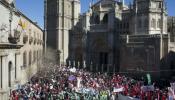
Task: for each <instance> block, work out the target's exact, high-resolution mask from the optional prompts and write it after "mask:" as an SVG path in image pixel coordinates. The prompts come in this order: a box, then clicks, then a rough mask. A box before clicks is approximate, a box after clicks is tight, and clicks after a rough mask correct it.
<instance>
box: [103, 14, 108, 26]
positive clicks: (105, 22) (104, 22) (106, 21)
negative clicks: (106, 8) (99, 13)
mask: <svg viewBox="0 0 175 100" xmlns="http://www.w3.org/2000/svg"><path fill="white" fill-rule="evenodd" d="M107 23H108V14H105V15H104V17H103V24H107Z"/></svg>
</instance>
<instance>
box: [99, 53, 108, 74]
mask: <svg viewBox="0 0 175 100" xmlns="http://www.w3.org/2000/svg"><path fill="white" fill-rule="evenodd" d="M99 61H100V62H99V64H100V66H101V71H107V64H108V53H107V52H100V54H99Z"/></svg>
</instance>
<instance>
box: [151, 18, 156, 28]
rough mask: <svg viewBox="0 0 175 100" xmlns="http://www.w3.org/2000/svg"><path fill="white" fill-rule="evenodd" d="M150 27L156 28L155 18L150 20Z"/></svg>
mask: <svg viewBox="0 0 175 100" xmlns="http://www.w3.org/2000/svg"><path fill="white" fill-rule="evenodd" d="M151 27H152V28H156V20H155V19H152V20H151Z"/></svg>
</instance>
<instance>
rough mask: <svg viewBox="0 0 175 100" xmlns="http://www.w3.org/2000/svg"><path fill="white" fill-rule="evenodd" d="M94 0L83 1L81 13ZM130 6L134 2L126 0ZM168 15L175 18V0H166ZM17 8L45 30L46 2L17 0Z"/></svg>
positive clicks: (40, 0) (42, 0)
mask: <svg viewBox="0 0 175 100" xmlns="http://www.w3.org/2000/svg"><path fill="white" fill-rule="evenodd" d="M91 1H92V0H81V13H83V12H86V11H87V10H88V8H89V3H90V2H91ZM125 2H126V3H127V4H128V3H129V2H132V0H125ZM166 2H167V8H168V15H169V16H175V7H174V6H175V0H166ZM16 7H17V9H18V10H20V11H21V12H23V14H25V15H26V16H27V17H28V18H30V19H31V20H32V21H34V22H37V23H38V25H39V26H40V27H42V28H43V23H44V20H43V19H44V17H43V16H44V0H16Z"/></svg>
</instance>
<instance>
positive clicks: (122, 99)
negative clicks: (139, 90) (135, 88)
mask: <svg viewBox="0 0 175 100" xmlns="http://www.w3.org/2000/svg"><path fill="white" fill-rule="evenodd" d="M118 100H140V99H137V98H133V97H129V96H123V95H121V94H118Z"/></svg>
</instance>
